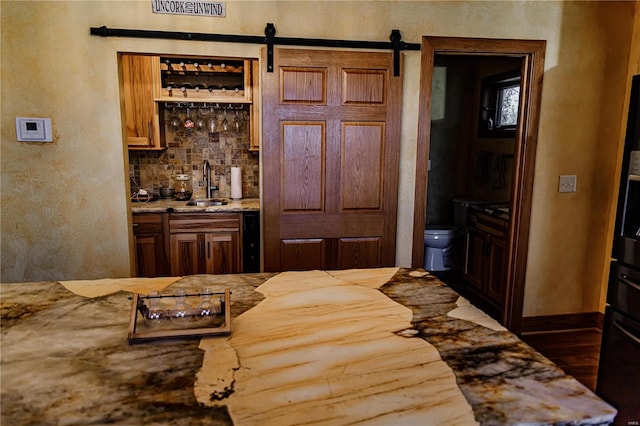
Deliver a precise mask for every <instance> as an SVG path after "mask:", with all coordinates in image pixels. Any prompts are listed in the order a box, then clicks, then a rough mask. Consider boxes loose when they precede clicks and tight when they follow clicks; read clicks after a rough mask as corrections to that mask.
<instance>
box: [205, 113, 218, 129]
mask: <svg viewBox="0 0 640 426" xmlns="http://www.w3.org/2000/svg"><path fill="white" fill-rule="evenodd" d="M207 128H208V129H209V133H215V132H216V130H218V123H217V122H216V114H215V113H214V112H213V107H211V115H210V116H209V121H208V122H207Z"/></svg>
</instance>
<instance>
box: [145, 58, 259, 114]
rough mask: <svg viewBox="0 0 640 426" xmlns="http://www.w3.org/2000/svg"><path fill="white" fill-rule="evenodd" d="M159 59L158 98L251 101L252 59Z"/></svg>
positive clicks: (159, 99) (164, 99) (171, 99)
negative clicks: (159, 85)
mask: <svg viewBox="0 0 640 426" xmlns="http://www.w3.org/2000/svg"><path fill="white" fill-rule="evenodd" d="M159 59H160V84H161V88H160V96H159V97H158V98H157V99H156V100H157V101H171V102H176V101H182V102H185V101H189V102H216V101H217V102H225V103H230V102H231V103H250V102H251V100H252V90H251V81H252V80H251V60H248V59H230V58H212V57H169V56H162V57H160V58H159Z"/></svg>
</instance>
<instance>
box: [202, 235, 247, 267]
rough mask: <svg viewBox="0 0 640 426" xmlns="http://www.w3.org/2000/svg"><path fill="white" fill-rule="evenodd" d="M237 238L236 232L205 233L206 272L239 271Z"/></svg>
mask: <svg viewBox="0 0 640 426" xmlns="http://www.w3.org/2000/svg"><path fill="white" fill-rule="evenodd" d="M239 239H240V237H239V234H238V233H237V232H231V233H228V234H225V233H210V234H205V251H206V271H205V272H206V273H207V274H235V273H238V272H241V270H240V244H239Z"/></svg>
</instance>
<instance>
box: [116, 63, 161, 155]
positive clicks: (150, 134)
mask: <svg viewBox="0 0 640 426" xmlns="http://www.w3.org/2000/svg"><path fill="white" fill-rule="evenodd" d="M159 80H160V58H159V57H158V56H148V55H133V54H121V55H120V83H121V98H122V104H123V118H122V120H123V123H124V127H125V129H124V131H125V133H126V135H125V138H126V141H127V147H128V148H129V149H132V150H160V149H164V148H165V146H164V142H163V138H161V137H160V115H159V113H158V103H157V102H156V100H155V99H156V97H157V96H158V91H159V88H160V86H159V84H158V82H159Z"/></svg>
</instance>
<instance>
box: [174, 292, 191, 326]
mask: <svg viewBox="0 0 640 426" xmlns="http://www.w3.org/2000/svg"><path fill="white" fill-rule="evenodd" d="M185 298H186V295H185V292H184V289H182V288H181V289H179V290H178V291H177V294H176V304H175V305H173V307H172V308H171V309H170V310H169V318H170V319H171V321H172V322H174V323H176V324H183V323H185V322H189V320H190V319H191V312H192V311H191V306H189V305H188V304H187V302H186V300H185Z"/></svg>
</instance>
